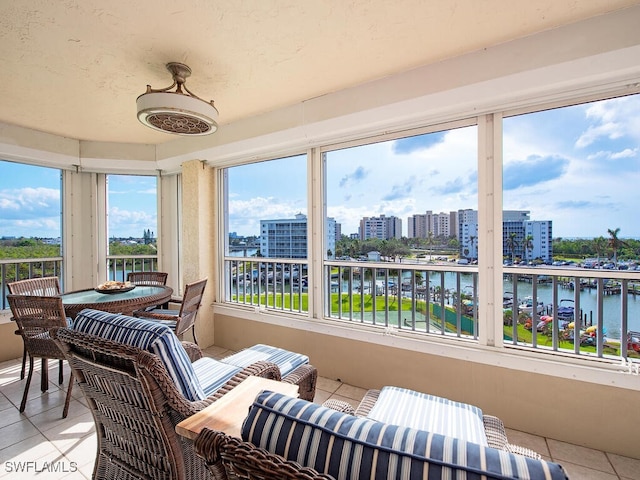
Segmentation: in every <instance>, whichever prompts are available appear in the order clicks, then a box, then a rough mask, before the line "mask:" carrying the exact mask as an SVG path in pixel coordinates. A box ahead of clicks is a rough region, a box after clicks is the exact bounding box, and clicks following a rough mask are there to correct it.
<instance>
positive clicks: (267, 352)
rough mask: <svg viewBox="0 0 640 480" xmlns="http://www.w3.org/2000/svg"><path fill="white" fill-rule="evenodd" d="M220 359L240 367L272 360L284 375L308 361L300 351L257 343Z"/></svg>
mask: <svg viewBox="0 0 640 480" xmlns="http://www.w3.org/2000/svg"><path fill="white" fill-rule="evenodd" d="M222 361H223V362H224V363H229V364H231V365H235V366H237V367H242V368H245V367H248V366H249V365H251V364H252V363H255V362H258V361H267V362H272V363H275V364H276V365H277V366H278V368H279V369H280V375H282V377H286V376H287V375H289V374H290V373H291V372H293V371H294V370H295V369H296V368H298V367H299V366H300V365H306V364H307V363H309V357H307V356H306V355H302V354H301V353H295V352H290V351H289V350H283V349H282V348H278V347H272V346H271V345H263V344H260V343H259V344H257V345H254V346H253V347H249V348H245V349H244V350H241V351H240V352H238V353H235V354H233V355H230V356H228V357H226V358H223V359H222Z"/></svg>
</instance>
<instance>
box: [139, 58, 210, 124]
mask: <svg viewBox="0 0 640 480" xmlns="http://www.w3.org/2000/svg"><path fill="white" fill-rule="evenodd" d="M166 67H167V70H169V72H170V73H171V75H172V76H173V83H172V84H171V85H170V86H168V87H166V88H161V89H153V88H151V86H150V85H147V91H146V92H145V93H143V94H142V95H140V96H139V97H138V98H137V99H136V105H137V107H138V120H140V122H142V123H143V124H144V125H146V126H148V127H150V128H153V129H154V130H159V131H161V132H165V133H173V134H176V135H186V136H193V135H209V134H211V133H213V132H215V131H216V130H217V129H218V124H217V120H218V110H217V109H216V107H215V106H214V104H213V100H211V101H210V102H207V101H205V100H202V99H201V98H200V97H198V96H197V95H195V94H193V93H192V92H191V91H189V89H188V88H187V86H186V85H185V82H186V79H187V78H188V77H189V76H191V68H189V67H188V66H187V65H185V64H183V63H179V62H169V63H167V65H166ZM174 87H176V89H175V91H173V92H172V91H170V90H171V89H172V88H174Z"/></svg>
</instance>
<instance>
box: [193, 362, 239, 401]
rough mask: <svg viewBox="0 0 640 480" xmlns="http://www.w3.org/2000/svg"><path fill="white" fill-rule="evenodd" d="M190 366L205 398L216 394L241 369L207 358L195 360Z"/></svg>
mask: <svg viewBox="0 0 640 480" xmlns="http://www.w3.org/2000/svg"><path fill="white" fill-rule="evenodd" d="M192 366H193V370H194V372H195V374H196V377H198V382H199V383H200V386H201V387H202V390H203V391H204V394H205V395H206V396H209V395H211V394H212V393H214V392H216V391H217V390H218V389H219V388H220V387H222V386H223V385H224V384H225V383H227V381H229V380H230V379H231V377H233V376H234V375H235V374H236V373H238V372H239V371H240V370H242V368H241V367H236V366H235V365H229V364H227V363H223V362H220V361H218V360H215V359H213V358H209V357H202V358H200V359H198V360H196V361H195V362H193V363H192Z"/></svg>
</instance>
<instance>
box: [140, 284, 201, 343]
mask: <svg viewBox="0 0 640 480" xmlns="http://www.w3.org/2000/svg"><path fill="white" fill-rule="evenodd" d="M206 286H207V279H206V278H205V279H203V280H199V281H197V282H193V283H189V284H187V285H186V286H185V288H184V295H183V297H182V303H181V305H180V310H168V309H164V308H154V309H151V310H146V309H144V310H137V311H135V312H133V315H134V316H135V317H140V318H146V319H148V320H157V321H161V322H164V323H166V324H167V325H169V326H170V327H171V328H173V330H174V331H175V333H176V335H177V336H178V338H180V339H182V336H183V335H184V333H185V332H186V331H187V330H189V329H191V333H192V335H193V341H194V342H195V343H196V344H197V343H198V340H197V338H196V318H197V315H198V310H199V309H200V302H201V301H202V295H203V294H204V289H205V287H206Z"/></svg>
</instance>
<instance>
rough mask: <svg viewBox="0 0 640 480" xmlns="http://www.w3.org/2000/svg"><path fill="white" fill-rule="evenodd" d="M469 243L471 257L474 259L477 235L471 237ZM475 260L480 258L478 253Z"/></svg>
mask: <svg viewBox="0 0 640 480" xmlns="http://www.w3.org/2000/svg"><path fill="white" fill-rule="evenodd" d="M469 243H470V244H471V256H472V257H473V246H474V244H475V243H476V236H475V235H469ZM475 258H476V259H477V258H478V252H476V255H475Z"/></svg>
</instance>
